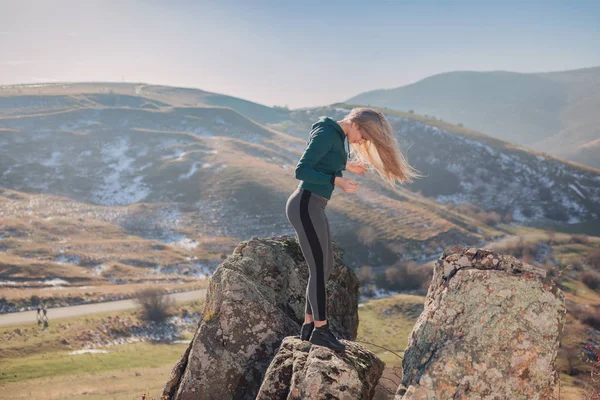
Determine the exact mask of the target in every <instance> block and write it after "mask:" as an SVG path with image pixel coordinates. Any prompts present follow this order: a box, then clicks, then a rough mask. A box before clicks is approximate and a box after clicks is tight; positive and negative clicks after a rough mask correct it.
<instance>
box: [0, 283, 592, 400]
mask: <svg viewBox="0 0 600 400" xmlns="http://www.w3.org/2000/svg"><path fill="white" fill-rule="evenodd" d="M424 300H425V297H424V296H416V295H405V294H399V295H394V296H390V297H387V298H381V299H371V300H369V301H367V302H365V303H363V305H362V306H361V307H359V309H358V312H359V321H360V322H359V326H358V336H357V341H358V342H359V343H360V344H361V345H363V346H364V347H366V348H367V349H369V350H370V351H372V352H374V353H375V354H376V355H377V356H378V357H379V358H380V359H381V360H383V361H384V362H385V363H386V371H388V372H387V376H388V377H389V376H391V377H392V378H391V380H390V379H388V380H387V381H386V383H387V385H388V386H389V385H391V386H393V385H394V384H396V383H398V382H399V378H397V377H394V376H393V375H391V369H392V367H394V366H396V367H400V369H401V365H402V360H401V359H400V358H398V357H397V356H395V355H394V354H393V353H391V352H389V351H387V350H386V349H382V348H381V347H378V346H383V347H385V348H387V349H389V350H391V351H393V352H395V353H397V354H399V355H400V356H403V351H404V350H405V349H406V346H407V344H408V336H409V335H410V332H411V331H412V329H413V327H414V324H415V322H416V320H417V318H418V315H419V314H420V313H421V311H422V309H423V303H424ZM202 305H203V302H200V301H196V302H187V303H180V304H178V305H177V312H178V313H181V312H182V310H183V309H184V308H185V309H187V310H188V311H189V312H200V311H201V310H202ZM386 312H387V313H386ZM117 314H118V315H119V317H120V318H125V317H131V318H134V317H135V315H136V313H135V310H129V311H126V312H122V313H101V314H94V315H93V316H88V317H77V318H71V319H66V320H64V323H63V324H56V325H54V324H53V325H51V326H50V328H49V329H48V330H47V331H46V333H45V334H44V335H37V336H36V335H34V334H33V333H32V331H31V330H34V329H39V328H37V326H36V325H35V324H26V325H21V326H18V327H7V328H1V329H0V339H1V340H0V391H1V393H2V394H3V396H6V398H10V399H30V398H44V399H68V400H74V399H85V400H95V399H98V400H99V399H139V398H141V394H142V393H144V392H146V393H147V392H148V391H149V393H150V394H151V395H152V396H153V397H154V398H160V394H161V391H162V387H163V385H164V383H165V382H166V380H167V378H168V376H169V374H170V371H171V369H172V367H173V366H174V365H175V363H176V362H177V361H178V360H179V359H180V357H181V355H182V354H183V352H184V351H185V349H186V346H187V344H151V343H149V342H139V343H133V344H126V345H119V346H110V347H107V348H106V350H108V351H110V353H107V354H82V355H69V354H68V351H69V350H72V349H73V348H70V347H69V346H67V345H65V344H63V343H61V340H62V339H63V338H67V339H71V338H73V337H74V336H76V334H77V333H78V332H80V331H81V330H82V329H94V327H95V326H96V325H97V324H99V323H101V322H102V321H105V322H106V321H107V320H108V318H109V317H111V318H114V317H115V316H116V315H117ZM15 329H19V330H20V331H21V332H22V335H17V336H14V337H13V338H12V339H11V340H6V339H5V335H6V333H7V332H11V333H14V330H15ZM573 332H574V333H575V334H576V335H577V336H579V334H578V333H576V332H575V331H573ZM193 335H194V333H193V332H185V333H184V335H183V338H184V339H192V337H193ZM361 342H370V343H373V345H371V344H366V343H361ZM563 342H564V343H571V342H573V343H575V342H577V338H575V337H566V338H564V340H563ZM560 362H562V361H561V360H557V363H560ZM561 379H562V389H561V400H575V399H579V398H581V397H580V396H581V394H582V393H581V390H580V389H578V388H577V387H575V386H576V381H575V380H574V379H573V377H570V376H568V375H566V374H564V373H563V374H561Z"/></svg>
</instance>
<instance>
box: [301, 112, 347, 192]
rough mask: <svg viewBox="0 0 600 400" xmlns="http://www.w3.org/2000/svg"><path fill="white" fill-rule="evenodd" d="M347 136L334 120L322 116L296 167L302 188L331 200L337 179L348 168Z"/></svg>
mask: <svg viewBox="0 0 600 400" xmlns="http://www.w3.org/2000/svg"><path fill="white" fill-rule="evenodd" d="M347 139H348V138H347V136H346V134H345V133H344V130H343V129H342V127H341V126H340V125H339V124H338V123H337V122H336V121H335V120H334V119H332V118H329V117H325V116H323V117H319V119H318V120H317V122H315V123H314V124H313V125H312V130H311V132H310V134H309V136H308V141H307V146H306V149H305V150H304V154H302V157H300V161H298V165H296V171H295V172H296V179H299V180H300V181H301V182H300V184H299V185H298V187H301V188H303V189H304V190H308V191H310V192H313V193H315V194H318V195H319V196H323V197H325V198H326V199H328V200H329V199H331V193H332V192H333V190H334V189H335V185H334V183H333V182H334V179H335V177H336V176H342V171H343V170H345V169H346V161H347V160H348V153H350V149H349V148H348V151H346V143H347V142H348V140H347Z"/></svg>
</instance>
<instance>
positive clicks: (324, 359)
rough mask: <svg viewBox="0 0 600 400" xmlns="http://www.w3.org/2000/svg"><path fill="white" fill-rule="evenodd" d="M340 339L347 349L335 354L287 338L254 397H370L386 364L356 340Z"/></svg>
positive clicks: (273, 399)
mask: <svg viewBox="0 0 600 400" xmlns="http://www.w3.org/2000/svg"><path fill="white" fill-rule="evenodd" d="M342 342H344V343H345V344H346V351H345V352H344V353H336V352H334V351H332V350H330V349H328V348H327V347H323V346H316V345H312V344H311V343H310V342H307V341H302V340H301V339H299V338H297V337H293V336H288V337H286V338H285V339H284V340H283V342H282V343H281V347H280V348H279V351H278V352H277V355H276V356H275V358H273V361H272V362H271V365H270V366H269V368H268V369H267V372H266V374H265V379H264V381H263V383H262V386H261V387H260V390H259V392H258V395H257V396H256V400H278V399H281V400H286V399H290V400H291V399H298V400H300V399H302V400H311V399H314V400H320V399H353V400H354V399H356V400H359V399H372V398H373V395H374V394H375V386H377V382H378V381H379V378H380V377H381V374H382V373H383V369H384V367H385V363H384V362H383V361H381V360H380V359H379V358H377V356H375V354H373V353H372V352H370V351H369V350H367V349H365V348H364V347H363V346H361V345H359V344H357V343H355V342H351V341H346V340H342Z"/></svg>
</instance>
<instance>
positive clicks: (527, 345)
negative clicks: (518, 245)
mask: <svg viewBox="0 0 600 400" xmlns="http://www.w3.org/2000/svg"><path fill="white" fill-rule="evenodd" d="M565 312H566V307H565V306H564V297H563V295H562V293H561V292H560V290H558V288H557V287H556V286H555V285H554V284H553V283H551V282H549V281H548V280H547V279H546V273H545V271H544V270H541V269H538V268H536V267H533V266H531V265H528V264H526V263H523V262H522V261H520V260H518V259H516V258H514V257H512V256H500V255H497V254H495V253H494V252H492V251H490V250H486V249H477V248H463V247H459V246H456V247H449V248H447V249H445V250H444V252H443V254H442V255H441V257H440V258H439V259H438V261H437V263H436V265H435V268H434V273H433V279H432V282H431V286H430V287H429V290H428V292H427V297H426V301H425V309H424V311H423V312H422V313H421V315H420V316H419V318H418V320H417V322H416V324H415V326H414V328H413V330H412V332H411V334H410V336H409V339H408V346H407V348H406V350H405V352H404V359H403V361H402V368H403V379H402V384H401V386H400V387H399V388H398V391H397V393H396V396H395V399H396V400H400V399H402V400H412V399H441V398H443V399H451V398H461V399H462V398H464V399H484V398H485V399H515V400H516V399H527V400H534V399H542V398H544V396H545V395H546V394H547V393H550V391H551V389H552V388H553V387H554V382H555V369H554V362H555V360H556V356H557V352H558V347H559V340H560V335H561V333H562V330H563V326H564V322H565Z"/></svg>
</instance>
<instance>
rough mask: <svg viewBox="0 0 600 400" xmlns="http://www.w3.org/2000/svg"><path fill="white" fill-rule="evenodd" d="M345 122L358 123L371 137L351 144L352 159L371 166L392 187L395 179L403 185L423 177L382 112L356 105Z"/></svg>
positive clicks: (345, 118)
mask: <svg viewBox="0 0 600 400" xmlns="http://www.w3.org/2000/svg"><path fill="white" fill-rule="evenodd" d="M342 121H348V122H350V123H352V122H356V123H357V124H358V126H359V129H360V130H361V131H362V132H366V136H367V137H368V138H369V140H367V141H365V142H363V144H358V143H351V144H350V149H351V150H350V153H351V154H352V158H356V159H358V161H359V162H362V163H364V164H367V165H370V166H372V167H373V168H374V169H375V170H376V171H377V173H378V174H379V176H381V177H382V178H383V179H384V180H387V181H388V182H389V183H390V185H391V186H392V187H394V184H395V181H396V180H397V181H399V182H400V183H401V184H402V183H406V182H408V183H412V182H413V178H420V177H423V175H421V174H420V173H419V171H418V170H416V169H414V168H413V167H411V166H410V165H409V164H408V161H406V158H405V157H404V155H403V154H402V152H401V151H400V145H399V143H398V140H397V139H396V137H395V136H394V131H393V129H392V126H391V125H390V123H389V121H388V120H387V118H386V117H385V116H384V115H383V113H382V112H381V111H379V110H376V109H374V108H369V107H356V108H353V109H352V110H351V111H350V112H349V113H348V114H347V115H346V116H345V117H344V119H342Z"/></svg>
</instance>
